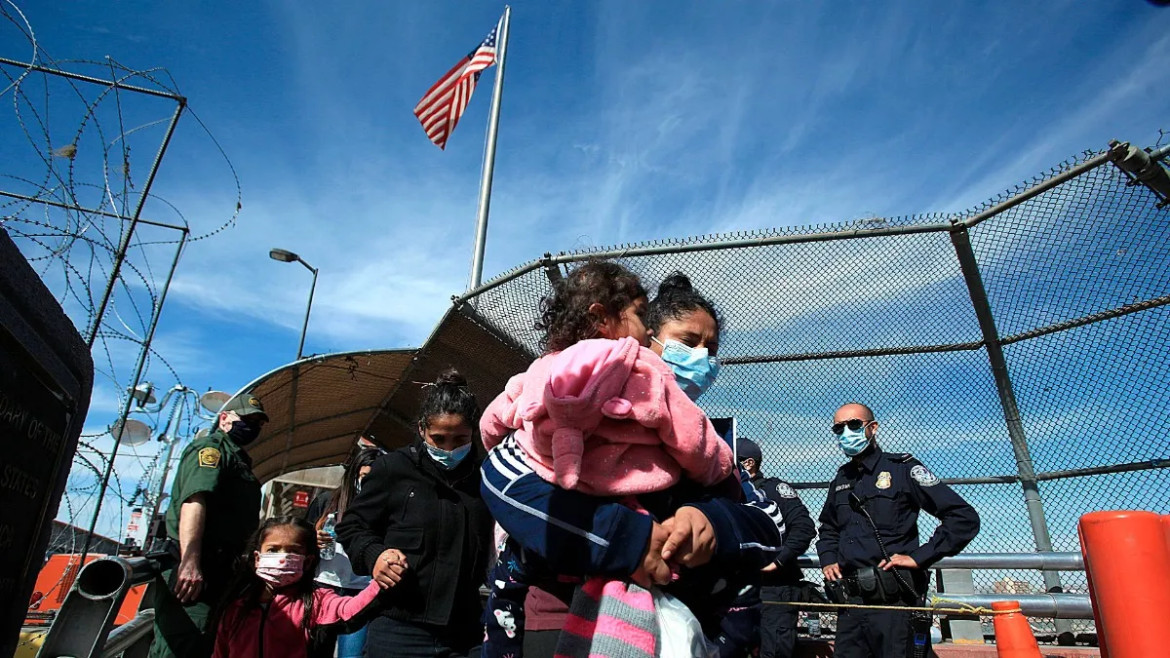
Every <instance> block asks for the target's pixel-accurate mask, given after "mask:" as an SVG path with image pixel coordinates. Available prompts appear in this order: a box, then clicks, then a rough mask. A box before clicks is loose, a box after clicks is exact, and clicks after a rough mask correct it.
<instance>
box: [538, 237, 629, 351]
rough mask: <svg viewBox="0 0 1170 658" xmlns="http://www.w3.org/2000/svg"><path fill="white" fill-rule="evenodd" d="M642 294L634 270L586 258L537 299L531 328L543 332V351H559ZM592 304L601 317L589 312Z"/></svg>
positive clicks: (593, 335)
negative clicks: (600, 310) (598, 307)
mask: <svg viewBox="0 0 1170 658" xmlns="http://www.w3.org/2000/svg"><path fill="white" fill-rule="evenodd" d="M644 297H646V289H645V288H644V287H642V281H641V280H640V279H639V278H638V275H637V274H634V273H633V272H631V271H630V270H628V269H626V268H625V267H622V266H621V265H618V264H617V263H614V262H612V261H605V260H590V261H587V262H585V263H583V264H581V265H579V266H577V267H576V268H574V269H573V271H572V272H569V275H568V276H566V277H564V278H563V279H561V280H559V281H557V282H556V283H555V284H554V285H553V292H552V294H551V295H547V296H545V297H544V298H543V299H541V300H540V319H539V320H537V321H536V325H535V328H536V329H537V330H539V331H543V332H544V335H543V336H542V337H541V339H540V344H541V347H543V348H544V351H545V352H546V353H548V352H559V351H561V350H563V349H565V348H567V347H569V346H571V345H573V344H574V343H577V342H579V341H582V340H587V339H589V338H597V336H598V334H599V330H600V325H601V323H602V322H604V321H605V317H609V318H616V317H619V316H621V313H622V311H623V310H624V309H625V308H626V307H628V306H630V305H631V304H633V303H634V302H635V301H637V300H638V299H639V298H644ZM593 304H601V306H602V307H603V308H604V309H605V317H598V316H597V315H594V314H593V313H590V312H589V307H590V306H592V305H593Z"/></svg>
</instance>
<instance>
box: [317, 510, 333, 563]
mask: <svg viewBox="0 0 1170 658" xmlns="http://www.w3.org/2000/svg"><path fill="white" fill-rule="evenodd" d="M321 530H323V531H325V534H327V535H329V536H330V537H332V538H333V540H332V541H330V542H329V544H328V545H327V546H325V547H323V548H322V549H321V559H322V560H332V559H333V556H334V555H336V554H337V549H336V548H335V546H336V544H337V515H336V514H330V515H329V516H327V517H325V525H323V526H321Z"/></svg>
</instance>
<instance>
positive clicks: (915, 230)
mask: <svg viewBox="0 0 1170 658" xmlns="http://www.w3.org/2000/svg"><path fill="white" fill-rule="evenodd" d="M952 230H954V224H951V223H950V222H947V223H938V224H912V225H908V226H879V227H875V228H865V229H853V230H838V231H822V232H819V233H787V234H784V235H769V236H763V237H758V238H737V239H733V240H716V241H713V242H697V243H693V244H670V245H652V246H647V247H627V248H624V249H609V250H606V251H594V252H588V253H576V254H560V255H557V256H552V257H551V258H542V259H540V260H535V261H532V262H531V263H528V264H527V265H524V266H522V267H519V268H517V269H515V270H512V271H511V272H508V273H507V274H504V275H501V276H499V277H497V278H495V279H492V280H491V281H488V282H487V283H485V284H483V285H481V286H479V287H477V288H474V289H472V290H468V291H467V292H465V293H463V294H462V295H460V296H458V297H457V298H456V299H455V303H456V305H458V304H461V303H463V302H465V301H467V300H468V299H471V298H472V297H475V296H476V295H480V294H483V293H485V292H487V291H488V290H491V289H492V288H496V287H499V286H501V285H503V284H505V283H507V282H509V281H511V280H513V279H516V278H518V277H520V276H523V275H525V274H527V273H529V272H531V271H532V270H535V269H537V268H538V267H544V266H547V265H563V264H566V263H577V262H581V261H586V260H590V259H593V258H600V259H607V258H634V257H639V256H659V255H662V254H685V253H693V252H701V251H721V250H724V249H743V248H752V247H770V246H775V245H781V244H803V243H806V242H830V241H834V240H850V239H854V238H880V237H888V236H893V235H916V234H919V233H943V232H950V231H952Z"/></svg>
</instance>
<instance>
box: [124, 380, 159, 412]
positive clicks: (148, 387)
mask: <svg viewBox="0 0 1170 658" xmlns="http://www.w3.org/2000/svg"><path fill="white" fill-rule="evenodd" d="M130 395H133V396H134V401H135V402H137V403H138V406H140V407H143V406H146V405H148V404H154V403H155V401H156V400H155V398H154V384H152V383H150V382H142V383H141V384H139V385H138V386H135V387H134V390H132V391H130Z"/></svg>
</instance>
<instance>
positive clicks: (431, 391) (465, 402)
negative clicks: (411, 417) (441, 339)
mask: <svg viewBox="0 0 1170 658" xmlns="http://www.w3.org/2000/svg"><path fill="white" fill-rule="evenodd" d="M479 413H480V410H479V401H478V400H476V399H475V394H474V393H472V392H471V389H470V388H468V386H467V378H466V377H464V376H463V375H462V374H460V372H459V371H458V370H456V369H454V368H448V369H446V370H444V371H443V372H441V373H439V376H438V377H436V378H435V383H434V384H428V385H427V389H426V394H425V395H423V401H422V405H421V407H420V408H419V413H418V424H419V426H420V427H422V428H423V429H426V428H427V427H429V426H430V422H431V419H432V418H434V417H435V416H441V415H443V414H451V415H454V416H462V417H463V420H464V422H466V423H467V424H468V425H470V426H471V427H472V429H473V430H474V429H475V428H477V427H479Z"/></svg>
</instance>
